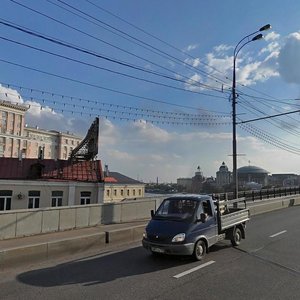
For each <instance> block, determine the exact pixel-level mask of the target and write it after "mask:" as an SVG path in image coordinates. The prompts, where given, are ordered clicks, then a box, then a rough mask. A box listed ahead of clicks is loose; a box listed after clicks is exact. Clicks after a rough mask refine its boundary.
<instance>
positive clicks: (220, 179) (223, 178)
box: [216, 161, 232, 186]
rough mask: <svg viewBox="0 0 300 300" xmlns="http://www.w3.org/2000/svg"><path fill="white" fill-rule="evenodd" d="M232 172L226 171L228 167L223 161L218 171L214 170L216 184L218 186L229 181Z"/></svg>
mask: <svg viewBox="0 0 300 300" xmlns="http://www.w3.org/2000/svg"><path fill="white" fill-rule="evenodd" d="M231 178H232V174H231V172H230V171H228V167H227V166H226V164H225V162H224V161H223V163H222V165H221V166H220V168H219V171H217V172H216V184H217V185H219V186H224V185H227V184H229V183H230V182H231Z"/></svg>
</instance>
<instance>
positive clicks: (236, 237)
mask: <svg viewBox="0 0 300 300" xmlns="http://www.w3.org/2000/svg"><path fill="white" fill-rule="evenodd" d="M241 240H242V232H241V229H240V228H238V227H236V228H235V229H234V231H233V235H232V238H231V244H232V246H234V247H235V246H238V245H239V244H240V243H241Z"/></svg>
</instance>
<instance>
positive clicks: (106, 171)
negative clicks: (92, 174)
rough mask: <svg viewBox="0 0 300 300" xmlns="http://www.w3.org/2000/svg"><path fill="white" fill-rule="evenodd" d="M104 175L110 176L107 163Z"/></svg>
mask: <svg viewBox="0 0 300 300" xmlns="http://www.w3.org/2000/svg"><path fill="white" fill-rule="evenodd" d="M104 176H105V177H108V176H109V171H108V165H105V171H104Z"/></svg>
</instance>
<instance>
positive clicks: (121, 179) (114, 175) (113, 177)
mask: <svg viewBox="0 0 300 300" xmlns="http://www.w3.org/2000/svg"><path fill="white" fill-rule="evenodd" d="M108 175H109V176H107V177H104V182H107V183H109V182H110V183H120V184H143V183H142V182H140V181H138V180H135V179H132V178H130V177H128V176H125V175H123V174H121V173H118V172H111V171H109V174H108Z"/></svg>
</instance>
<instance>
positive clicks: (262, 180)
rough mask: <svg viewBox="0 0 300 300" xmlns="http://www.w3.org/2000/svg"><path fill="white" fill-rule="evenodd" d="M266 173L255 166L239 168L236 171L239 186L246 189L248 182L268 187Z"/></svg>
mask: <svg viewBox="0 0 300 300" xmlns="http://www.w3.org/2000/svg"><path fill="white" fill-rule="evenodd" d="M268 173H269V172H268V171H266V170H264V169H262V168H260V167H256V166H245V167H241V168H239V169H237V175H238V183H239V186H243V187H246V186H247V184H249V182H252V183H258V184H261V185H262V186H266V185H268Z"/></svg>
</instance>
